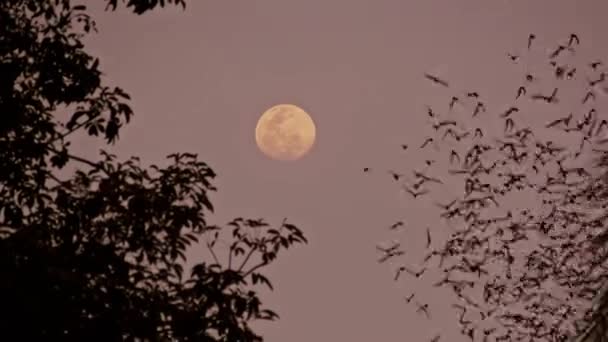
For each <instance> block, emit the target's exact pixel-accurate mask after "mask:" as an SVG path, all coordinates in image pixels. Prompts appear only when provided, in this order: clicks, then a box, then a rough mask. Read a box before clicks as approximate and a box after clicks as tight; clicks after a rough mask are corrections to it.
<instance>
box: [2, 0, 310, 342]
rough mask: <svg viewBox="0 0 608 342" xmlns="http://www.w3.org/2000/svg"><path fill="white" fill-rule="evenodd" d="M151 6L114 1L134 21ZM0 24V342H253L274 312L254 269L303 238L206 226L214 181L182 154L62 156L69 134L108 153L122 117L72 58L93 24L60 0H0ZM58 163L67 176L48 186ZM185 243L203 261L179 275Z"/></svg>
mask: <svg viewBox="0 0 608 342" xmlns="http://www.w3.org/2000/svg"><path fill="white" fill-rule="evenodd" d="M168 3H172V2H171V1H168ZM173 3H178V4H183V2H182V1H174V2H173ZM157 4H160V5H161V6H162V5H164V4H165V2H164V1H162V0H161V1H129V2H128V4H127V5H128V6H132V7H134V11H135V12H136V13H139V14H141V13H143V12H145V11H146V10H149V9H152V8H154V7H155V6H156V5H157ZM109 5H113V6H115V5H116V1H109ZM0 23H2V31H0V113H1V115H2V119H1V124H0V170H1V171H0V279H1V281H0V303H2V304H1V305H0V331H1V333H2V339H3V340H4V339H6V340H19V341H36V340H43V341H52V340H57V341H231V342H232V341H260V340H262V338H261V337H260V336H259V335H258V334H256V333H255V332H254V331H253V330H252V329H251V327H250V322H251V321H252V320H256V319H264V320H272V319H275V318H277V315H276V313H274V312H273V311H271V310H268V309H265V308H264V307H263V306H262V305H261V301H260V299H259V298H258V296H257V293H256V291H255V289H254V286H256V285H258V284H261V285H265V286H268V287H270V288H271V289H272V285H271V283H270V281H269V280H268V279H267V278H266V277H265V276H264V275H263V274H262V273H261V271H262V269H263V267H264V266H266V265H269V264H270V263H272V262H273V260H274V259H275V258H276V257H277V255H278V253H279V251H280V250H282V249H288V248H289V247H290V246H292V245H293V244H294V243H305V242H306V238H305V237H304V235H303V234H302V232H301V231H300V230H299V229H298V228H297V227H295V226H293V225H292V224H290V223H287V222H286V221H283V222H282V223H281V224H280V226H279V227H278V228H272V227H271V226H269V224H268V223H266V222H265V221H264V220H262V219H255V220H254V219H243V218H237V219H235V220H233V221H231V222H230V223H228V227H226V228H220V227H218V226H214V225H210V224H208V223H207V222H206V220H205V215H206V213H208V212H211V211H213V206H212V204H211V202H210V200H209V198H208V194H209V192H210V191H215V190H216V189H215V188H214V186H213V185H212V180H213V178H214V177H215V173H214V171H213V170H212V169H211V168H209V166H207V165H206V164H205V163H203V162H201V161H198V160H197V156H196V155H195V154H190V153H175V154H172V155H170V156H168V159H169V161H168V163H167V165H165V166H156V165H152V166H150V167H148V168H145V167H143V166H141V163H140V161H139V159H138V158H136V157H133V158H131V159H128V160H126V161H119V160H117V158H116V156H114V155H112V154H109V153H107V152H104V151H101V158H98V159H99V160H92V159H88V158H84V157H82V156H77V155H75V154H73V153H72V152H71V150H70V143H69V137H70V135H71V134H73V133H74V132H76V131H79V130H81V131H82V130H84V131H85V132H86V133H88V135H89V136H90V137H91V138H92V139H94V138H103V139H104V140H105V141H106V142H107V143H109V144H114V143H115V142H116V141H117V139H118V137H119V132H120V129H121V128H122V127H123V126H124V125H125V124H127V123H128V122H129V120H130V119H131V117H132V116H133V112H132V111H131V109H130V107H129V105H128V104H127V103H126V102H125V101H127V100H129V96H128V94H127V93H126V92H125V91H123V90H122V89H120V88H118V87H115V88H111V87H108V86H106V85H103V84H102V82H101V81H100V74H101V71H100V69H99V59H97V58H95V57H94V56H91V55H89V54H88V53H87V52H86V51H85V50H84V46H83V44H82V42H81V39H82V38H83V36H85V35H86V34H88V33H89V32H91V31H92V30H94V29H95V24H94V21H93V20H92V19H91V18H90V17H89V16H88V15H87V14H86V8H85V7H84V6H80V5H79V6H71V2H70V1H69V0H50V1H38V0H9V1H2V2H0ZM59 110H61V111H69V112H70V113H72V115H71V116H70V117H69V120H67V121H66V122H62V121H60V120H59V119H58V117H57V115H56V113H57V112H58V111H59ZM68 165H69V166H71V167H74V169H75V170H76V171H75V172H74V173H73V175H72V176H71V177H70V178H64V179H62V178H61V177H62V176H60V172H59V171H60V170H61V169H63V168H65V167H66V166H68ZM63 173H64V174H65V173H67V172H65V170H64V172H63ZM63 177H65V176H63ZM226 231H228V232H227V234H229V235H228V236H227V237H226V238H224V237H223V236H224V234H225V233H226ZM218 241H223V243H224V244H226V245H227V249H226V250H224V255H223V256H225V257H226V258H227V259H226V260H224V259H223V258H222V255H221V254H220V253H219V252H220V251H221V250H216V249H217V242H218ZM194 243H201V244H204V246H206V247H207V248H208V249H209V251H210V254H211V255H212V257H210V258H211V260H207V261H205V262H199V263H195V264H194V266H193V267H192V269H191V270H189V271H187V272H185V271H184V261H185V259H186V256H185V253H186V249H187V248H188V247H189V246H191V245H193V244H194ZM184 273H185V274H184Z"/></svg>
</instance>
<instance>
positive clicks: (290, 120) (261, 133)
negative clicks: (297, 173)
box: [255, 104, 316, 160]
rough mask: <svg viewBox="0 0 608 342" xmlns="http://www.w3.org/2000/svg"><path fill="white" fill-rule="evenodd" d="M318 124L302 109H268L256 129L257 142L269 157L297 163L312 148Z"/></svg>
mask: <svg viewBox="0 0 608 342" xmlns="http://www.w3.org/2000/svg"><path fill="white" fill-rule="evenodd" d="M315 138H316V127H315V123H314V122H313V121H312V118H311V117H310V115H308V113H306V112H305V111H304V110H303V109H302V108H300V107H297V106H294V105H291V104H279V105H276V106H274V107H272V108H270V109H268V110H267V111H266V112H264V114H262V116H261V117H260V119H259V120H258V123H257V125H256V127H255V141H256V144H257V145H258V148H259V149H260V151H262V153H264V154H265V155H266V156H268V157H270V158H272V159H277V160H297V159H300V158H302V157H303V156H304V155H305V154H306V153H308V151H310V149H311V148H312V146H313V144H314V142H315Z"/></svg>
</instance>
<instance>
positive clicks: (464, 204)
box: [380, 35, 608, 341]
mask: <svg viewBox="0 0 608 342" xmlns="http://www.w3.org/2000/svg"><path fill="white" fill-rule="evenodd" d="M534 39H535V36H534V35H531V36H530V37H529V47H528V49H527V50H526V49H525V48H524V49H521V51H522V52H521V54H509V62H511V63H513V68H514V70H521V68H522V65H524V67H523V68H524V69H525V72H524V74H522V75H521V81H519V82H518V83H517V84H514V87H513V93H510V94H506V95H505V96H504V98H505V99H506V100H507V101H508V102H507V103H506V104H504V106H502V108H501V107H498V108H497V107H495V106H490V104H488V103H486V102H485V100H484V96H483V94H481V92H477V91H475V90H474V89H473V90H471V89H467V90H463V89H461V90H458V89H457V87H456V86H455V85H454V82H451V81H449V82H448V81H446V80H443V79H441V78H439V77H437V76H435V75H427V78H428V79H429V80H430V81H432V83H433V84H434V85H436V86H438V88H439V89H440V90H438V91H445V96H446V101H445V109H443V108H439V107H438V106H436V105H434V106H428V108H427V109H426V113H424V114H423V115H425V116H426V117H427V119H428V121H429V122H430V124H429V126H430V127H429V131H430V133H429V134H428V136H427V137H425V138H424V139H425V140H424V142H423V143H422V145H419V146H421V147H420V148H421V149H424V150H426V151H425V155H424V156H425V158H426V159H427V160H426V161H425V164H424V168H419V169H417V170H413V172H412V176H410V172H407V171H404V172H401V173H396V172H393V178H394V180H395V181H397V182H398V183H399V185H400V186H401V187H402V188H403V189H404V190H405V191H404V195H405V196H407V197H408V198H409V199H412V200H416V201H424V202H426V203H427V205H429V206H436V207H437V209H436V210H433V211H431V213H432V214H431V215H430V216H429V217H425V220H424V221H426V223H428V225H429V226H430V227H431V229H429V230H428V235H427V239H428V241H427V247H428V250H426V251H425V252H426V253H425V255H423V256H422V258H421V260H423V265H421V266H424V267H426V268H425V269H423V271H420V273H419V274H418V276H419V277H420V279H423V278H424V279H426V277H427V276H429V277H431V276H433V275H434V277H435V279H434V280H432V281H433V282H434V285H435V288H436V290H437V291H440V290H441V289H442V288H446V289H448V290H449V291H452V292H453V293H454V294H455V295H456V297H455V299H456V303H453V304H454V308H455V314H454V316H455V317H457V318H458V321H457V323H458V325H459V326H460V331H461V333H462V334H463V335H464V336H467V337H468V338H470V339H471V340H479V341H481V340H483V341H566V340H567V339H569V338H572V337H575V336H577V335H579V334H580V333H581V332H584V331H586V329H588V328H589V327H596V328H598V327H599V328H600V329H598V330H596V331H601V330H602V329H603V330H604V333H605V331H606V329H605V324H604V325H602V322H603V321H604V320H605V318H604V317H603V316H604V315H605V313H606V310H605V307H606V302H607V299H606V298H608V297H606V296H601V298H599V297H597V295H598V293H601V292H602V288H603V287H604V286H605V285H606V280H608V272H607V271H606V270H608V265H607V262H608V249H607V245H606V242H607V241H608V238H607V236H608V233H606V224H607V223H608V221H607V220H608V212H607V211H606V208H608V201H607V198H608V197H607V196H606V194H607V193H608V186H607V185H608V183H607V180H608V176H607V175H608V169H607V168H606V167H607V166H608V162H607V160H608V157H607V156H608V151H606V149H605V145H606V143H607V142H608V139H606V138H607V137H608V121H607V118H606V116H605V115H604V114H603V112H602V108H601V104H602V100H603V98H602V97H603V96H605V95H606V93H607V88H606V87H605V83H604V80H605V77H606V71H603V65H602V63H601V62H599V61H597V60H593V61H582V60H580V59H578V58H577V56H576V54H575V52H576V51H577V49H578V48H579V46H578V43H579V39H578V36H576V35H571V36H570V37H569V39H567V40H565V41H563V42H559V44H556V46H555V48H554V49H552V50H551V53H550V55H549V56H547V57H548V58H547V59H545V60H544V61H543V62H542V63H541V64H533V62H532V60H533V59H534V58H537V57H538V56H539V54H542V53H544V49H543V47H539V46H538V44H536V41H535V40H534ZM541 56H542V55H541ZM545 61H546V66H545V64H544V63H545ZM413 144H416V145H418V143H410V142H407V144H406V145H404V146H406V147H407V146H411V145H413ZM419 146H416V147H415V148H418V147H419ZM433 147H434V150H433ZM410 151H411V149H406V151H405V152H404V153H410ZM426 219H428V221H427V220H426ZM405 221H409V220H408V217H407V215H406V217H405ZM402 225H404V226H406V227H407V226H408V224H407V223H405V224H402ZM396 227H397V226H395V225H394V226H393V228H394V230H395V229H396ZM414 228H415V227H409V228H405V230H404V234H411V233H412V229H414ZM425 228H426V227H425ZM431 237H432V239H431ZM400 248H401V246H400V244H399V243H396V244H394V245H393V246H391V247H390V248H380V249H381V250H384V251H383V253H384V256H383V259H381V261H385V260H387V259H394V258H395V257H396V256H398V255H400V253H398V252H397V251H399V249H400ZM410 256H411V253H408V255H406V256H405V257H404V258H406V259H408V258H410ZM412 262H417V261H416V260H412V259H410V260H409V262H408V263H412ZM397 267H398V268H397V270H396V272H397V273H396V276H395V279H401V277H406V276H407V274H406V275H404V276H400V273H401V272H402V271H407V272H409V271H411V270H410V267H412V266H410V265H405V266H404V265H403V264H400V265H399V266H397ZM404 267H405V268H404ZM403 273H406V272H403ZM411 273H414V275H416V274H415V271H412V272H411ZM422 273H424V277H422V276H421V275H422ZM415 297H416V298H417V300H418V301H419V302H424V300H425V298H423V297H422V295H419V296H415ZM598 298H599V300H598ZM427 309H428V310H431V308H425V310H427ZM602 327H603V328H602Z"/></svg>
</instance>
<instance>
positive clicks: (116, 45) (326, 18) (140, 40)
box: [73, 0, 608, 342]
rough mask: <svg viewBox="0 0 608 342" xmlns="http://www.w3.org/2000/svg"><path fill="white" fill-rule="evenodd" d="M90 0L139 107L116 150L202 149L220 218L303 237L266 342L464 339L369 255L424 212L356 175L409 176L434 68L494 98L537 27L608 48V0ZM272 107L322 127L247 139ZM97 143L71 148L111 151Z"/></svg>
mask: <svg viewBox="0 0 608 342" xmlns="http://www.w3.org/2000/svg"><path fill="white" fill-rule="evenodd" d="M83 3H85V4H87V5H88V6H89V7H90V9H91V10H92V14H93V15H94V17H95V19H96V21H97V23H98V28H99V33H98V34H96V35H94V36H92V37H91V38H90V39H89V44H90V45H89V47H90V49H91V51H92V53H93V54H94V55H97V56H100V57H101V67H102V70H104V71H105V74H106V77H107V80H108V82H109V83H110V84H111V85H118V86H120V87H122V88H124V89H126V90H127V92H129V93H130V94H131V96H132V98H133V101H132V108H133V109H134V111H135V118H134V120H133V121H132V123H131V124H130V125H128V126H127V127H126V128H125V129H123V131H122V134H121V139H120V140H119V142H118V144H117V145H116V147H115V148H114V149H113V151H114V152H115V153H117V154H118V155H119V156H121V157H124V158H126V157H129V156H131V155H139V156H140V157H141V158H142V162H144V164H149V163H163V162H164V158H165V156H166V155H167V154H170V153H173V152H194V153H198V155H199V158H200V159H202V160H203V161H205V162H207V163H209V165H210V166H211V167H212V168H213V169H214V170H215V171H216V172H217V173H218V175H219V176H218V178H217V182H216V185H217V186H218V188H219V191H218V192H217V193H215V194H212V201H213V203H214V205H215V206H216V213H215V214H214V215H212V216H210V217H209V221H210V222H211V223H217V224H223V223H225V222H227V221H228V220H230V219H232V218H234V217H237V216H243V217H251V218H257V217H263V218H266V219H267V221H269V222H270V223H276V224H278V223H279V222H280V220H281V219H282V218H283V217H287V218H288V219H289V220H290V221H291V222H292V223H295V224H296V225H298V226H299V227H300V228H302V229H303V230H304V232H305V234H306V236H307V237H308V239H309V244H308V245H305V246H301V247H296V248H294V249H292V250H290V251H288V252H287V253H286V254H283V255H282V256H281V255H280V256H279V260H278V262H276V263H275V264H274V265H273V266H272V267H270V268H268V269H267V274H268V275H269V277H270V279H271V280H272V281H273V284H274V285H275V291H274V292H273V293H271V294H270V295H264V302H265V304H267V305H268V307H269V308H271V309H275V310H276V311H277V312H278V313H279V315H280V316H281V319H280V320H279V321H278V322H275V323H270V324H260V329H261V331H262V332H263V334H264V336H265V337H266V341H268V342H282V341H290V342H308V341H385V342H397V341H404V340H405V341H425V340H428V338H430V337H432V336H433V335H434V334H435V333H436V332H438V331H443V330H445V331H446V332H445V334H446V335H444V339H442V340H445V341H450V342H458V341H461V339H462V338H461V337H459V336H458V335H457V334H456V335H451V336H452V337H450V335H448V334H450V331H452V330H453V328H450V327H452V326H454V322H455V320H457V317H456V314H455V313H453V312H452V311H449V310H447V308H445V305H444V307H443V308H442V306H441V305H440V303H441V301H442V298H441V296H437V295H435V294H428V295H427V296H426V297H425V296H424V290H423V289H422V290H421V291H418V294H419V295H420V297H421V298H422V300H426V301H429V302H430V303H431V308H432V309H431V310H433V308H436V309H434V310H435V311H436V312H437V311H438V310H442V309H443V312H442V313H441V314H439V313H438V314H437V315H436V317H434V319H433V320H432V321H429V320H427V319H426V318H425V317H423V316H420V315H419V314H417V313H416V312H415V309H414V308H413V307H411V306H408V305H406V303H405V302H404V300H403V299H402V298H403V296H405V295H407V294H409V291H410V290H415V289H416V287H418V288H422V287H423V286H420V285H416V286H413V285H411V284H407V280H404V281H402V282H400V283H395V282H393V281H392V273H391V271H390V269H388V268H387V267H384V265H378V264H377V263H376V256H377V254H376V251H375V247H374V246H375V245H376V244H377V243H378V242H381V241H383V240H386V237H387V230H386V227H387V226H388V225H390V224H392V223H393V222H394V221H396V220H397V219H401V218H406V219H407V220H408V221H409V222H411V223H413V224H415V223H416V222H417V220H418V219H420V220H422V218H419V217H416V216H415V215H414V214H413V211H411V210H408V208H407V202H406V201H404V200H403V198H402V197H401V195H400V194H399V193H398V191H397V190H398V189H397V188H396V187H395V185H394V184H393V183H392V182H391V181H390V179H389V178H388V177H385V176H386V174H377V176H376V177H366V176H365V175H364V174H363V173H362V171H361V170H362V168H363V167H364V166H371V167H376V168H380V170H385V169H395V170H400V169H404V168H407V167H408V166H411V165H409V164H410V162H411V161H412V160H415V159H416V158H418V160H419V159H420V158H422V157H423V156H421V155H418V156H416V154H415V153H416V152H415V151H412V154H410V155H407V158H408V159H406V155H404V154H402V153H401V151H400V148H399V145H400V144H401V143H410V144H419V143H420V141H421V139H423V137H424V135H423V132H421V131H420V129H419V127H420V125H422V124H423V119H424V115H425V114H424V112H425V109H424V106H425V104H431V105H436V104H437V105H440V104H441V103H443V102H445V101H446V100H445V99H446V94H445V93H442V92H441V91H438V90H437V89H436V88H435V87H433V86H431V85H430V84H429V83H428V82H426V81H425V80H424V79H423V77H422V75H423V73H424V72H432V73H436V74H438V75H440V76H442V77H444V78H446V79H448V80H450V81H451V82H455V83H457V84H458V86H459V87H460V88H462V89H471V90H477V91H479V92H480V93H483V96H484V97H485V99H486V102H488V103H489V104H490V105H491V106H494V107H501V106H503V104H504V103H506V102H505V96H506V95H505V94H508V96H512V95H513V94H512V89H513V86H514V84H516V82H517V80H518V79H519V77H520V76H521V72H519V73H512V72H510V70H509V69H508V68H509V66H510V64H509V63H508V59H507V58H506V53H507V52H516V51H517V50H518V49H520V50H521V49H523V48H524V47H525V44H526V39H527V36H528V33H530V32H535V33H536V35H537V37H538V39H537V40H538V44H544V46H546V47H552V46H554V44H555V43H556V42H557V41H558V40H559V39H563V38H567V37H568V35H569V34H570V33H571V32H576V33H578V34H579V36H580V38H581V48H579V50H580V51H581V52H580V54H583V55H588V56H589V58H592V57H598V58H602V59H603V58H604V57H608V45H607V44H606V41H605V33H606V32H608V21H606V19H605V15H606V13H608V2H606V1H605V0H595V1H591V0H578V1H565V0H559V1H558V0H536V1H526V0H517V1H515V0H449V1H448V0H444V1H439V0H417V1H408V0H401V1H396V0H374V1H371V0H366V1H363V0H299V1H298V0H249V1H229V0H223V1H207V0H190V1H188V5H187V8H186V11H182V10H181V8H168V9H164V10H155V11H153V12H150V13H147V14H146V15H144V16H141V17H138V16H136V15H134V14H132V13H130V12H129V11H126V10H124V9H123V8H121V10H118V11H117V12H114V13H112V12H104V11H103V9H104V4H103V2H102V1H100V0H95V1H92V0H88V1H83ZM442 101H443V102H442ZM278 103H293V104H295V105H298V106H301V107H302V108H304V109H305V110H307V112H308V113H309V114H310V115H311V116H312V117H313V119H314V120H315V123H316V126H317V141H316V144H315V147H314V148H313V150H312V151H311V152H310V153H309V154H308V155H307V156H306V157H305V158H303V159H301V160H299V161H297V162H291V163H290V162H287V163H286V162H279V161H274V160H270V159H268V158H266V157H265V156H264V155H263V154H262V153H261V152H260V151H258V149H257V148H256V146H255V142H254V129H255V124H256V121H257V119H258V118H259V116H260V115H261V114H262V112H264V111H265V110H266V109H268V108H269V107H271V106H273V105H275V104H278ZM443 105H444V106H445V104H443ZM96 143H97V142H96V141H91V140H90V139H83V140H81V141H79V140H77V141H74V142H73V145H75V150H79V152H80V153H81V154H87V153H96V151H97V150H98V149H99V148H102V147H103V148H105V146H102V143H101V142H100V143H99V145H95V144H96ZM410 158H411V159H410ZM382 172H384V171H382ZM421 212H424V211H421ZM409 238H410V239H412V241H410V242H407V243H406V244H416V243H417V242H416V241H414V239H415V238H416V235H415V234H414V235H409ZM204 253H205V251H204V250H203V248H202V247H200V248H199V250H193V251H192V253H191V257H192V258H196V257H201V256H203V255H205V254H204ZM403 279H409V278H403ZM446 295H447V294H446ZM431 296H432V298H431ZM443 299H445V298H443ZM431 314H433V312H431ZM444 323H445V324H444ZM444 326H445V329H444ZM462 340H463V341H464V339H462Z"/></svg>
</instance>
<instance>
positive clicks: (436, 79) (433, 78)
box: [424, 73, 449, 87]
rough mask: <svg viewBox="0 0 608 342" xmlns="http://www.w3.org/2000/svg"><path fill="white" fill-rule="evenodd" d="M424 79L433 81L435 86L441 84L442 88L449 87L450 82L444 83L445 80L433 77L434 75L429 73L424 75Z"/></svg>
mask: <svg viewBox="0 0 608 342" xmlns="http://www.w3.org/2000/svg"><path fill="white" fill-rule="evenodd" d="M424 77H426V78H427V79H429V80H431V81H432V82H433V83H435V84H439V85H442V86H444V87H449V85H448V82H446V81H444V80H442V79H440V78H439V77H437V76H433V75H431V74H427V73H425V74H424Z"/></svg>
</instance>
